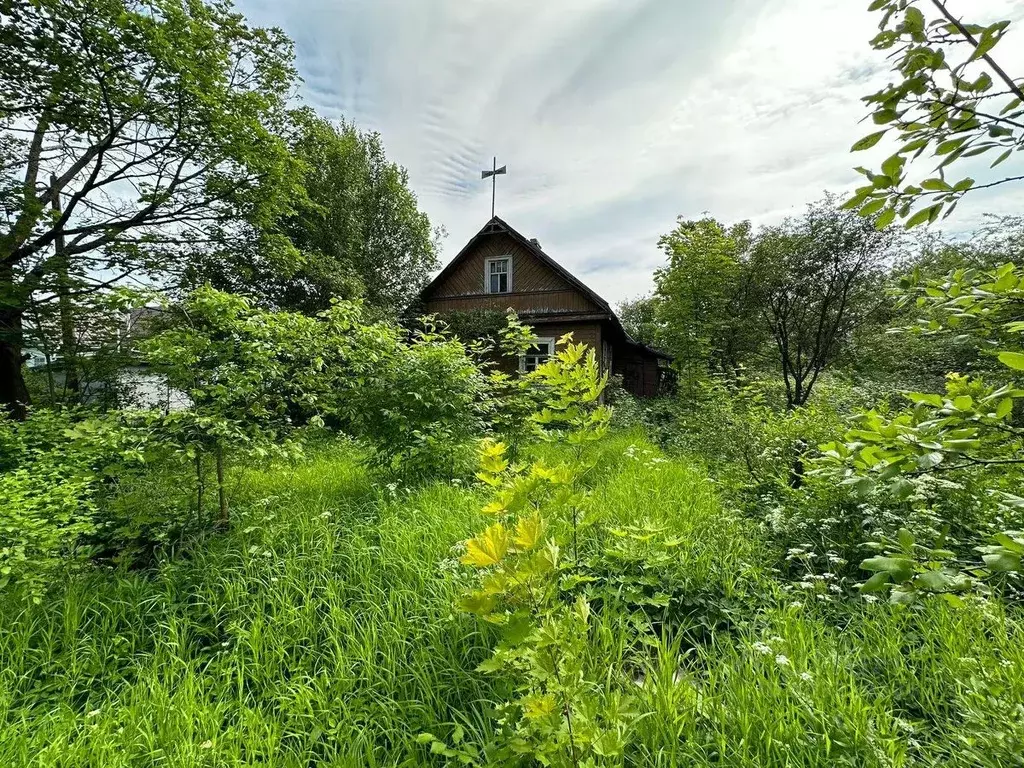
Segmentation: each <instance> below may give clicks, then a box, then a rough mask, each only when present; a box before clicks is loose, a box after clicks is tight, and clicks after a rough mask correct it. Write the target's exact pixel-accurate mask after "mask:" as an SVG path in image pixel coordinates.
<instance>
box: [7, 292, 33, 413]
mask: <svg viewBox="0 0 1024 768" xmlns="http://www.w3.org/2000/svg"><path fill="white" fill-rule="evenodd" d="M13 293H14V285H13V283H12V282H11V281H9V280H0V300H3V299H4V298H7V297H10V296H11V294H13ZM5 294H6V296H5ZM22 328H23V326H22V309H21V308H20V307H15V306H11V305H9V304H8V305H6V306H2V305H0V406H2V407H3V408H4V409H5V410H6V411H7V413H8V414H10V415H11V417H12V418H15V419H18V420H19V421H21V420H23V419H24V418H25V417H26V416H27V415H28V409H27V407H28V404H29V396H28V387H26V386H25V377H24V375H23V374H22V370H21V364H22V363H23V362H24V360H23V359H22V343H23V338H24V337H23V332H22Z"/></svg>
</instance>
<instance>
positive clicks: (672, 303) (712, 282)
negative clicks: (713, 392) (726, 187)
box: [654, 217, 756, 396]
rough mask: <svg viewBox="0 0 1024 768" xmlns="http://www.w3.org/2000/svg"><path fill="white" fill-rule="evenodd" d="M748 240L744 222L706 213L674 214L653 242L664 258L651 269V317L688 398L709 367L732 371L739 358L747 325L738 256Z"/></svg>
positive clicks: (743, 280)
mask: <svg viewBox="0 0 1024 768" xmlns="http://www.w3.org/2000/svg"><path fill="white" fill-rule="evenodd" d="M750 241H751V231H750V224H749V222H742V223H740V224H736V225H734V226H732V227H726V226H725V225H723V224H722V223H720V222H718V221H716V220H715V219H712V218H710V217H708V218H703V219H700V220H697V221H691V220H686V219H683V218H682V217H680V218H679V220H678V222H677V226H676V228H675V229H674V230H672V231H671V232H670V233H668V234H667V235H664V236H663V237H662V238H661V239H660V240H659V241H658V244H659V246H660V247H661V248H662V250H664V252H665V254H666V255H667V256H668V258H669V261H668V264H667V265H666V266H665V267H662V268H661V269H659V270H657V271H656V272H655V273H654V282H655V286H656V289H655V295H654V301H655V305H656V308H657V310H656V311H657V318H658V321H659V324H660V327H661V329H662V333H663V334H664V342H665V346H666V347H667V349H668V350H669V351H670V352H671V353H672V354H673V355H674V356H675V366H676V368H677V370H678V371H679V374H680V385H681V386H682V387H684V388H685V391H686V392H687V393H689V394H690V395H691V396H692V395H693V394H694V393H695V391H696V386H697V384H698V383H699V382H700V381H701V380H702V379H704V378H705V377H706V376H707V374H708V372H709V370H710V369H711V368H712V367H713V366H715V365H718V366H719V367H721V368H722V369H724V370H729V369H732V370H735V368H736V367H737V365H738V364H739V362H740V356H741V353H742V352H743V351H744V350H743V349H742V347H743V346H744V342H745V341H746V337H747V336H748V334H747V333H746V332H747V331H748V330H749V329H750V327H751V322H750V314H749V313H747V312H744V311H743V310H742V309H741V308H740V306H739V305H740V304H743V303H745V300H746V298H747V297H748V294H747V293H746V291H745V288H746V281H745V274H744V269H743V257H744V254H745V252H746V250H747V248H748V247H749V245H750ZM755 323H756V321H755Z"/></svg>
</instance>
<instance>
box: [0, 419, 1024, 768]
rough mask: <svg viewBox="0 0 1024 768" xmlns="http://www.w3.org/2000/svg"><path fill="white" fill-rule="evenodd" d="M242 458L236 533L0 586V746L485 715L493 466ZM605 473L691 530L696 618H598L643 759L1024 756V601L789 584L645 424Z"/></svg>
mask: <svg viewBox="0 0 1024 768" xmlns="http://www.w3.org/2000/svg"><path fill="white" fill-rule="evenodd" d="M631 443H637V444H638V446H639V448H640V450H639V451H631V453H632V454H633V456H632V457H630V456H624V455H623V451H624V449H626V447H627V446H628V445H629V444H631ZM246 478H247V479H246V481H245V485H244V487H243V488H241V489H240V491H239V494H238V496H239V499H240V501H239V503H238V504H237V505H236V507H237V513H236V517H235V520H234V523H233V528H232V530H231V531H230V532H229V533H227V534H222V535H218V536H214V537H211V538H209V539H207V540H205V541H197V542H194V543H192V544H191V545H190V546H188V547H184V548H181V549H179V550H177V551H175V552H174V553H173V554H171V555H168V557H167V558H166V559H165V561H164V562H163V563H162V564H161V565H160V566H159V567H158V568H156V569H155V570H154V571H151V572H143V573H127V572H115V571H108V572H94V573H91V574H88V575H86V576H81V577H77V578H75V579H72V580H70V581H68V583H67V584H65V585H63V586H62V587H61V588H60V589H58V590H57V592H56V593H55V594H54V595H53V596H52V598H51V599H50V600H49V601H48V602H46V603H44V604H43V605H42V606H38V607H24V606H14V605H4V606H3V610H4V613H3V617H2V622H0V766H132V767H133V768H135V767H136V766H238V765H264V766H287V767H290V766H310V765H331V766H386V765H387V766H398V765H440V764H441V763H439V762H436V760H437V758H435V757H432V756H431V755H429V754H427V752H426V750H425V749H424V748H423V747H422V746H420V745H418V744H417V743H416V742H415V738H414V737H415V735H416V734H417V733H419V732H421V731H425V730H430V731H432V732H436V733H445V732H446V731H448V730H450V729H451V728H452V727H454V725H455V724H456V723H457V724H459V725H461V726H462V727H463V728H465V729H466V731H467V732H468V733H469V734H470V738H474V739H477V740H481V741H483V740H486V739H487V738H488V737H489V734H490V727H491V720H490V716H491V704H492V703H493V702H496V701H499V700H500V699H501V696H502V691H501V690H500V686H501V683H500V681H495V680H494V679H492V678H490V677H488V676H485V675H483V674H480V673H478V672H476V671H475V668H476V666H477V664H479V662H480V661H482V660H483V659H484V658H486V657H487V656H488V655H489V643H490V641H491V639H490V638H489V637H488V635H487V632H488V630H487V628H486V627H481V626H479V625H478V624H477V622H476V621H475V620H474V619H472V618H471V617H469V616H467V615H464V614H460V613H459V612H458V611H457V610H455V609H454V607H453V606H454V603H455V600H456V598H457V596H458V595H459V593H460V591H461V589H462V576H461V569H460V568H459V566H458V564H457V555H458V552H457V549H456V547H457V545H458V542H460V541H461V540H463V539H464V538H466V537H467V536H468V535H469V534H470V533H472V532H474V531H476V530H477V529H478V528H479V527H480V524H481V522H482V518H481V515H480V513H479V511H478V510H479V505H480V497H479V494H478V492H477V491H475V490H473V489H472V488H466V487H461V486H458V485H452V484H441V483H438V484H434V485H431V486H427V487H425V488H422V489H420V490H418V491H415V492H412V493H405V492H401V491H399V490H397V489H395V488H391V487H388V486H381V485H378V484H376V483H375V482H374V481H373V480H372V478H370V477H369V476H367V474H366V473H365V472H364V471H363V469H362V468H361V467H360V464H359V462H358V456H356V455H355V454H354V453H353V451H352V449H351V448H348V447H345V446H338V447H335V448H332V449H329V450H324V451H323V452H321V453H319V454H317V455H314V456H312V457H310V458H308V459H307V460H305V461H304V462H303V463H301V464H299V465H298V466H294V467H293V466H282V467H277V468H274V469H271V470H266V471H250V472H249V473H247V475H246ZM593 482H594V501H595V507H596V508H597V509H598V510H600V512H601V514H603V515H605V516H607V518H608V519H609V521H610V522H612V523H614V524H618V525H624V524H632V523H639V522H640V521H642V520H645V519H646V520H648V521H651V522H652V523H653V524H657V525H661V526H664V527H666V528H667V529H669V530H670V531H672V532H673V534H674V535H676V536H678V537H680V538H681V539H682V541H683V543H682V544H681V545H680V546H679V548H678V559H679V561H678V563H677V565H676V567H675V568H674V571H675V572H678V574H679V575H680V576H679V579H680V580H679V582H678V585H679V589H680V590H681V594H682V595H683V598H684V600H683V602H681V603H680V606H681V608H680V609H679V610H680V611H682V613H684V614H685V617H684V618H685V620H683V619H680V620H678V621H674V622H672V623H671V624H670V623H665V624H663V625H659V627H660V629H659V632H660V636H658V637H656V638H653V640H654V642H648V643H644V644H639V645H638V644H637V643H636V642H635V631H633V630H632V629H631V627H632V626H633V625H632V623H631V619H630V617H629V616H628V615H625V614H623V613H616V612H614V611H611V610H605V611H599V612H598V615H597V618H596V621H595V627H594V632H593V646H592V653H591V659H590V664H591V666H593V667H594V668H595V669H599V670H604V673H605V674H606V675H608V676H609V678H614V679H615V680H618V681H619V683H622V682H623V681H625V682H626V683H628V685H629V686H630V687H631V688H632V690H633V691H634V694H635V698H636V705H635V706H636V709H637V711H638V715H639V717H638V719H637V721H636V725H635V727H634V731H633V734H632V742H631V745H630V747H629V750H628V752H627V754H626V756H625V758H624V761H623V762H624V763H625V764H627V765H630V766H689V765H696V766H701V765H729V766H811V765H814V766H834V765H850V766H903V765H908V766H909V765H921V766H926V765H928V766H931V765H950V766H964V767H965V768H966V766H1013V765H1022V764H1024V763H1022V759H1021V755H1022V747H1024V644H1022V642H1021V640H1022V637H1021V629H1020V623H1019V619H1018V617H1017V616H1015V615H1010V614H1009V613H1008V612H1007V610H1005V609H1003V608H1002V607H1001V606H1000V605H998V604H996V603H980V602H979V603H976V604H975V603H972V604H969V605H968V606H967V607H964V608H960V609H957V608H953V607H951V606H947V605H945V604H944V603H932V604H928V605H926V606H925V607H924V608H922V609H921V610H909V611H908V610H903V609H897V608H892V607H890V606H888V605H880V604H875V605H869V604H865V603H859V602H858V603H850V604H843V605H841V606H838V607H837V606H835V605H815V604H806V605H799V604H796V603H794V602H793V601H792V599H791V598H789V597H788V596H787V595H785V594H784V593H783V592H782V591H781V590H780V589H779V587H778V585H777V584H776V583H775V581H774V580H773V579H772V576H771V574H770V573H769V571H768V567H767V563H769V562H770V561H771V559H770V557H768V554H767V553H768V550H769V547H770V542H766V541H764V540H763V538H762V536H761V534H760V532H759V531H758V530H757V529H756V528H755V527H753V526H752V525H751V524H750V523H749V522H748V521H745V520H742V519H739V518H738V517H736V516H735V515H734V514H732V513H729V512H728V511H726V510H725V509H723V508H722V506H721V505H720V504H719V503H718V500H717V498H716V496H715V494H714V491H713V485H712V484H710V483H708V482H707V479H706V477H705V476H704V475H703V474H702V473H701V472H700V471H698V470H696V469H694V468H693V467H691V466H689V465H687V464H685V463H681V462H677V461H663V460H661V459H660V458H658V457H657V456H656V454H655V452H654V450H653V449H652V448H650V446H648V445H646V444H644V443H643V441H642V439H641V438H639V437H637V436H636V435H627V436H618V437H613V438H609V439H608V440H607V441H606V443H605V444H604V445H603V446H602V449H601V456H600V461H599V470H598V471H596V472H595V473H594V476H593ZM712 610H713V611H716V612H718V613H720V614H721V616H719V617H717V618H716V619H715V620H714V621H711V622H708V621H703V620H704V618H706V616H705V614H707V613H708V612H709V611H712ZM723 617H724V618H723ZM702 622H703V623H702ZM697 625H700V626H702V627H703V628H704V630H705V631H703V632H702V633H695V632H693V631H690V629H692V627H694V626H697ZM709 627H710V630H709V629H708V628H709Z"/></svg>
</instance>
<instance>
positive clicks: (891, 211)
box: [875, 208, 896, 231]
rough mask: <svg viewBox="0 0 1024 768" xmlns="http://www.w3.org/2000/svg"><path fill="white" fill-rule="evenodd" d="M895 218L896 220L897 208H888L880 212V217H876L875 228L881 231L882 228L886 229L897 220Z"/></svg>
mask: <svg viewBox="0 0 1024 768" xmlns="http://www.w3.org/2000/svg"><path fill="white" fill-rule="evenodd" d="M895 220H896V209H895V208H886V209H885V210H884V211H882V213H881V214H879V216H878V218H877V219H875V229H877V230H879V231H881V230H883V229H885V228H886V227H888V226H889V225H890V224H892V223H893V221H895Z"/></svg>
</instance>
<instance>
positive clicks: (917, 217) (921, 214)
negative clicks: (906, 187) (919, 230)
mask: <svg viewBox="0 0 1024 768" xmlns="http://www.w3.org/2000/svg"><path fill="white" fill-rule="evenodd" d="M929 216H930V209H929V208H922V209H921V210H920V211H918V212H917V213H915V214H914V215H913V216H911V217H910V218H909V219H908V220H907V223H906V224H904V225H903V226H904V227H906V228H907V229H913V228H914V227H916V226H919V225H921V224H924V223H925V222H926V221H928V218H929Z"/></svg>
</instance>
